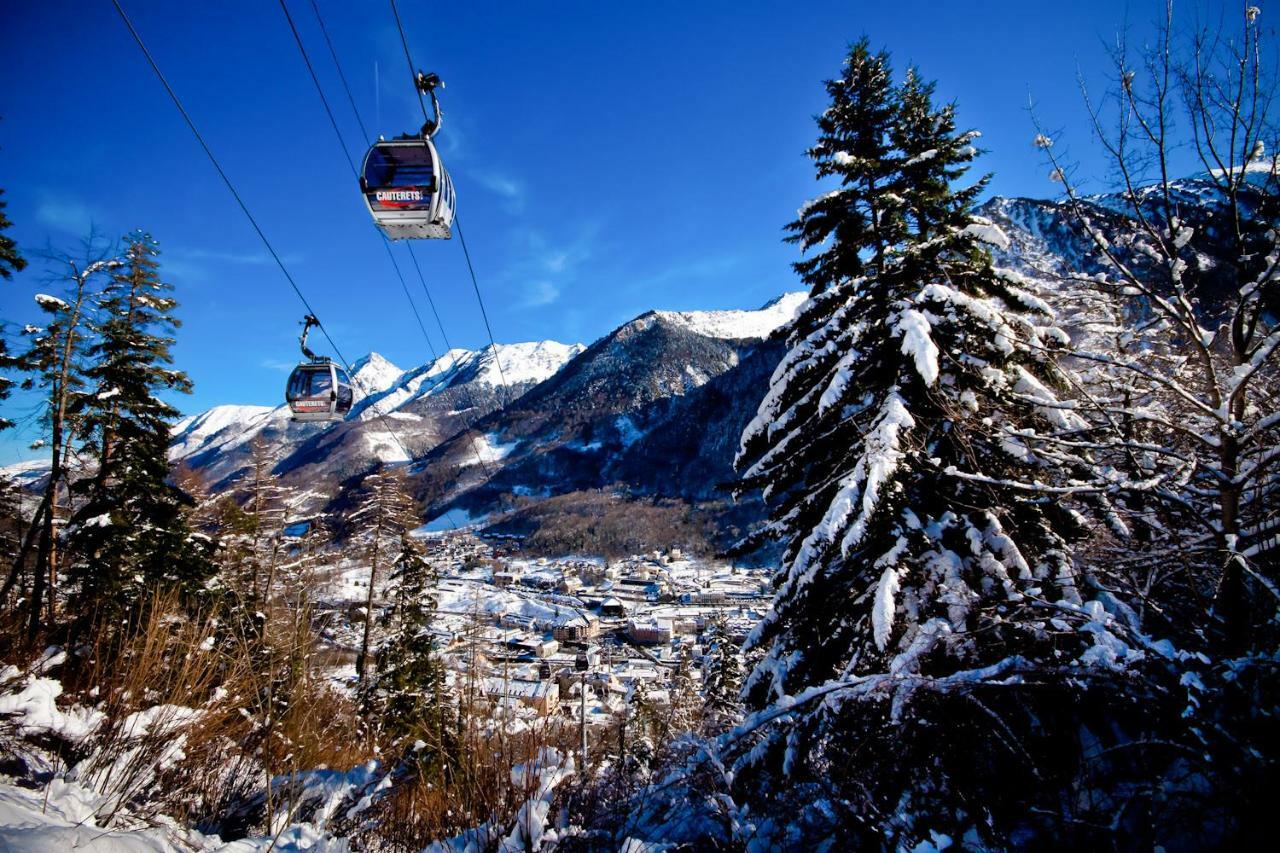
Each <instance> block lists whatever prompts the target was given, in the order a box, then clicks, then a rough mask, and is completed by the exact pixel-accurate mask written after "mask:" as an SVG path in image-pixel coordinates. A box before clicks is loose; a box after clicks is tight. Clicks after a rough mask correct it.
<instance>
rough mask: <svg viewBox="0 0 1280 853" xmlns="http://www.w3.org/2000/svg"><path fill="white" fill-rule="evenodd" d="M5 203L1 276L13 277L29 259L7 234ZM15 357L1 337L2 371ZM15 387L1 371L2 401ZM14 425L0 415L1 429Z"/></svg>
mask: <svg viewBox="0 0 1280 853" xmlns="http://www.w3.org/2000/svg"><path fill="white" fill-rule="evenodd" d="M3 195H4V190H0V196H3ZM4 208H5V203H4V202H3V201H0V278H6V279H7V278H12V277H13V274H14V273H15V272H21V271H22V270H23V269H25V268H26V266H27V259H26V258H24V257H22V254H21V253H20V252H19V251H18V246H17V244H16V243H14V242H13V238H11V237H7V236H5V233H4V232H5V231H7V230H8V229H9V227H10V226H12V225H13V223H12V222H10V221H9V218H8V217H7V216H5V215H4ZM16 366H17V365H16V363H15V362H14V360H13V357H12V356H10V355H9V351H8V345H7V342H6V341H5V339H4V338H3V337H0V371H6V370H11V369H13V368H14V367H16ZM12 389H13V380H11V379H10V378H9V377H7V376H5V375H3V373H0V401H3V400H4V399H5V398H7V397H8V396H9V392H10V391H11V390H12ZM11 426H13V421H11V420H9V419H8V418H6V417H4V416H3V415H0V430H3V429H8V428H9V427H11Z"/></svg>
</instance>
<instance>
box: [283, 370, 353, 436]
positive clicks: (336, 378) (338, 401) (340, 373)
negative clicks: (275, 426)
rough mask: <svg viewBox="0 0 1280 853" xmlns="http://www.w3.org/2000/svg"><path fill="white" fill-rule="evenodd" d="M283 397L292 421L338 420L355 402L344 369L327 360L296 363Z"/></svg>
mask: <svg viewBox="0 0 1280 853" xmlns="http://www.w3.org/2000/svg"><path fill="white" fill-rule="evenodd" d="M284 396H285V401H286V402H288V404H289V409H290V411H292V412H293V419H294V420H295V421H340V420H342V419H343V418H345V417H346V416H347V413H348V412H350V411H351V404H352V403H353V402H354V401H355V395H354V394H353V392H352V389H351V380H350V379H349V378H347V372H346V371H345V370H343V369H342V368H341V367H338V366H337V365H336V364H334V363H333V362H331V361H314V362H310V363H304V364H299V365H298V366H297V367H295V368H294V369H293V373H291V374H289V384H288V385H287V386H285V395H284Z"/></svg>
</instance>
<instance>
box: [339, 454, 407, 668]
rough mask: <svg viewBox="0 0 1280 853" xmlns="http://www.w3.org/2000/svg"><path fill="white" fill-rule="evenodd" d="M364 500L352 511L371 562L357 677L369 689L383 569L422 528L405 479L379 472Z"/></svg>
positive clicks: (367, 480) (365, 484)
mask: <svg viewBox="0 0 1280 853" xmlns="http://www.w3.org/2000/svg"><path fill="white" fill-rule="evenodd" d="M361 491H362V493H363V494H362V496H361V497H360V499H359V502H358V504H357V505H356V508H355V509H354V510H353V511H352V513H351V515H350V517H349V519H348V520H349V522H350V524H351V525H352V527H353V528H354V530H353V533H352V538H353V539H355V540H359V541H360V543H361V545H360V547H361V549H362V550H363V552H364V556H365V559H366V560H368V562H369V593H368V595H367V596H366V599H365V613H364V632H363V637H362V638H361V641H360V652H359V654H358V655H357V656H356V676H357V677H358V678H359V680H360V682H361V685H362V686H367V685H366V681H368V680H369V679H370V678H371V676H372V667H370V665H369V664H370V660H369V650H370V648H371V647H372V646H371V638H372V636H373V622H374V619H375V615H374V599H375V597H376V594H377V590H378V584H379V576H378V572H379V570H380V569H385V568H386V566H387V565H388V564H389V563H391V562H392V561H393V560H394V559H396V557H397V555H398V554H399V548H400V541H401V538H402V537H404V536H406V535H408V533H409V531H410V530H412V529H413V528H414V527H416V526H417V525H418V515H417V508H416V506H415V504H414V500H413V498H412V497H411V496H410V495H409V493H408V491H407V489H406V488H405V483H404V479H403V478H402V477H401V476H400V475H398V474H396V473H394V472H390V471H384V470H378V471H375V472H374V473H372V474H370V475H369V476H368V477H366V478H365V480H364V482H363V483H362V484H361Z"/></svg>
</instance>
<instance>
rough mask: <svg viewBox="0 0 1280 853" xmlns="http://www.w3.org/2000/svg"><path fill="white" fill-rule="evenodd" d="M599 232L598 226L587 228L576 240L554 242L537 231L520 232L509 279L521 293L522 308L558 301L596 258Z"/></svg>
mask: <svg viewBox="0 0 1280 853" xmlns="http://www.w3.org/2000/svg"><path fill="white" fill-rule="evenodd" d="M598 232H599V227H598V226H594V225H587V226H583V227H582V228H581V229H580V230H579V233H578V235H577V236H576V237H575V238H574V239H572V240H570V241H568V242H558V241H557V242H553V241H551V240H549V239H548V238H547V237H546V235H545V234H544V233H543V232H542V231H540V230H538V229H534V228H522V229H517V230H516V231H515V232H514V233H515V238H516V249H515V252H514V256H515V261H514V262H513V263H512V264H511V265H510V266H509V267H508V271H507V275H506V278H507V279H508V280H509V281H510V282H511V284H512V285H513V286H514V288H515V289H516V290H517V291H518V292H519V293H520V297H519V298H518V304H519V306H520V307H522V308H542V307H546V306H548V305H554V304H555V303H557V302H559V301H560V296H561V295H562V294H563V293H564V292H565V290H566V289H567V288H569V287H571V286H572V285H573V283H574V282H576V281H577V279H578V276H579V273H580V272H581V270H582V269H583V267H584V266H585V265H586V264H587V263H588V262H589V261H590V260H591V259H592V257H593V256H594V255H595V251H596V235H597V234H598Z"/></svg>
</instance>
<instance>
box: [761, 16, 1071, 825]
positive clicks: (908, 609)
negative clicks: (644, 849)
mask: <svg viewBox="0 0 1280 853" xmlns="http://www.w3.org/2000/svg"><path fill="white" fill-rule="evenodd" d="M890 75H891V72H890V68H889V64H888V58H887V57H886V56H885V55H884V54H872V53H871V51H870V50H869V49H868V47H867V44H866V42H865V41H864V42H861V43H859V44H857V45H855V46H854V47H853V49H852V50H851V52H850V54H849V57H848V60H847V61H846V63H845V67H844V72H843V74H842V76H841V77H840V78H839V79H837V80H833V81H830V82H829V83H828V84H827V90H828V92H829V93H830V94H831V99H832V104H831V107H830V108H829V109H828V110H827V111H826V112H824V113H823V114H822V116H821V117H820V118H819V119H818V125H819V129H820V136H819V139H818V143H817V144H816V145H815V146H814V147H813V149H812V150H811V152H810V154H811V156H812V157H813V159H814V160H815V163H816V168H817V173H818V177H819V178H823V177H827V176H832V177H835V178H837V179H838V181H839V187H838V188H837V189H835V190H832V191H831V192H828V193H826V194H825V195H823V196H822V197H821V198H820V199H819V201H817V202H815V203H810V204H808V205H806V206H805V207H804V208H803V209H802V210H801V214H800V219H799V220H798V221H796V222H794V223H793V224H792V225H791V226H790V228H791V230H792V232H793V235H794V236H793V238H792V239H794V240H795V241H796V242H799V243H800V245H801V246H802V248H803V249H805V250H809V249H815V248H816V249H819V252H818V253H817V254H816V255H815V256H814V257H812V258H810V259H807V260H805V261H802V262H800V263H798V264H797V265H796V268H797V270H798V271H799V272H800V273H801V275H802V277H803V278H804V280H805V282H806V283H807V284H808V285H809V286H810V288H811V291H812V296H811V299H810V301H809V302H808V303H807V304H806V305H805V306H804V308H802V310H801V312H800V313H799V315H798V317H797V318H796V320H795V322H794V324H793V325H792V327H791V330H790V339H789V342H790V347H791V349H790V352H789V353H788V354H787V356H786V357H785V358H784V359H783V361H782V363H781V364H780V365H779V367H778V368H777V370H776V371H775V373H774V375H773V377H772V380H771V385H770V388H769V391H768V393H767V395H766V397H765V399H764V400H763V402H762V403H761V405H760V408H759V412H758V414H757V416H756V418H755V419H754V420H753V421H752V422H751V423H750V424H749V425H748V427H747V429H746V430H745V432H744V435H743V441H742V448H741V452H740V454H739V460H738V464H739V465H740V467H741V468H742V469H743V470H744V478H743V481H742V488H744V489H750V488H759V489H762V490H763V492H764V497H765V499H766V500H767V501H768V502H769V503H770V504H771V513H770V519H769V521H768V522H767V524H766V525H765V526H764V527H763V528H762V529H761V530H760V531H759V534H758V537H757V541H758V539H759V537H769V538H775V539H779V540H781V541H782V542H784V543H785V545H786V551H785V556H784V560H783V566H782V571H781V572H780V573H779V576H778V579H777V591H776V595H775V599H774V606H773V608H772V609H771V611H770V612H769V614H768V615H767V616H766V618H765V619H764V620H763V622H762V623H760V625H759V626H758V627H757V628H756V630H755V631H754V632H753V633H752V635H751V637H750V638H749V641H748V644H749V646H751V647H754V648H757V649H763V650H764V656H763V658H762V659H761V660H760V662H759V663H758V664H757V665H756V666H755V667H754V669H753V670H752V672H751V674H750V676H749V678H748V680H747V683H746V685H745V688H744V696H745V698H746V700H747V703H748V706H749V707H750V708H751V709H754V710H756V711H757V712H759V713H758V714H757V715H756V716H755V717H749V718H748V723H749V724H750V725H751V726H752V727H753V728H755V729H756V730H757V732H758V734H759V740H758V741H756V742H755V747H754V748H753V749H751V750H750V751H749V752H748V753H747V754H746V755H745V756H744V757H743V759H742V761H741V762H740V767H741V769H742V770H743V771H745V772H743V773H742V774H741V775H740V776H739V779H740V781H741V784H742V785H744V786H750V785H753V784H755V783H758V782H761V781H762V780H767V779H769V778H772V779H774V780H775V781H776V780H780V779H782V778H783V777H785V778H787V780H788V787H789V788H790V789H791V791H792V792H793V793H794V792H797V791H804V793H801V794H800V797H801V801H802V802H803V801H804V800H805V799H807V800H808V803H809V812H808V814H810V815H812V816H813V819H814V820H817V821H819V822H826V825H827V826H828V829H829V830H831V831H838V832H843V833H848V835H847V836H846V840H847V839H848V838H849V837H853V838H857V837H859V835H858V833H859V829H858V827H859V826H861V825H864V824H862V823H861V822H862V821H868V820H870V821H874V822H875V824H876V825H877V829H876V831H875V832H873V833H871V834H869V835H868V836H867V837H866V838H863V839H862V840H864V841H867V842H871V841H872V840H873V839H874V840H875V843H883V842H884V836H881V835H879V833H880V832H881V831H883V832H886V833H888V836H889V839H890V840H889V843H890V844H899V843H903V844H906V846H911V844H912V843H914V841H915V840H918V839H919V837H920V836H919V833H920V832H921V831H922V822H924V821H931V823H930V824H929V825H930V826H932V827H933V828H937V829H939V830H940V831H942V830H943V829H944V828H945V830H946V831H949V832H959V833H960V834H963V832H964V831H965V830H966V828H968V827H979V828H977V829H975V830H974V831H975V832H978V833H979V834H980V835H983V834H986V833H988V832H991V831H992V829H991V827H992V822H993V819H992V817H991V811H992V809H993V804H992V803H990V802H986V801H984V800H983V798H984V797H988V796H991V795H993V794H994V792H995V791H998V790H1003V789H1002V787H1001V786H1002V785H1004V784H1006V782H1007V780H1001V779H999V769H998V768H1001V767H1002V766H1005V765H1008V763H1009V762H1008V754H1007V752H1002V751H1004V750H1007V749H1008V747H1006V746H1003V745H1002V746H992V745H991V744H992V742H993V741H996V740H998V739H1000V738H1002V737H1004V732H1002V731H1000V730H1001V728H1002V726H1005V725H1007V724H1006V723H1004V722H1003V721H1002V720H1001V718H1000V716H999V715H995V716H992V717H987V716H985V713H986V710H985V709H986V706H984V705H983V703H982V702H981V701H978V702H976V703H974V702H970V701H968V700H970V699H972V696H973V694H974V693H975V692H977V691H978V690H980V689H981V687H980V686H981V685H984V684H994V683H1003V682H1004V680H1006V679H1010V678H1012V679H1019V680H1022V681H1025V682H1028V683H1030V682H1036V681H1039V680H1041V678H1040V675H1039V674H1038V673H1041V672H1042V671H1043V672H1045V673H1048V672H1050V671H1052V670H1055V669H1056V668H1057V667H1058V666H1059V665H1060V664H1059V662H1058V657H1059V656H1074V654H1075V653H1078V652H1080V651H1081V650H1082V648H1083V646H1084V645H1087V643H1086V642H1084V641H1082V640H1081V637H1082V636H1083V635H1082V634H1080V633H1078V632H1077V629H1076V626H1078V625H1079V624H1081V623H1082V622H1084V621H1087V620H1086V619H1084V618H1081V614H1083V612H1084V611H1083V610H1082V609H1081V597H1080V593H1079V591H1078V589H1077V582H1076V577H1075V573H1074V571H1073V567H1072V562H1071V560H1070V557H1069V554H1068V550H1067V548H1068V543H1069V542H1070V540H1071V539H1072V538H1073V537H1075V536H1077V535H1078V532H1079V525H1078V521H1077V518H1076V517H1075V516H1074V515H1072V514H1071V513H1069V512H1068V511H1067V510H1065V509H1064V508H1062V507H1061V506H1060V505H1059V503H1058V502H1057V501H1056V500H1055V499H1054V498H1053V497H1052V495H1051V492H1053V491H1054V487H1053V486H1052V485H1051V484H1052V483H1054V482H1055V481H1059V480H1061V479H1062V477H1063V476H1064V475H1065V473H1066V472H1060V471H1056V470H1052V469H1051V468H1050V467H1049V466H1048V465H1047V464H1046V461H1045V460H1044V459H1042V457H1041V456H1040V454H1039V452H1038V450H1037V441H1036V436H1037V435H1040V434H1047V433H1051V432H1054V431H1056V430H1060V429H1063V428H1067V429H1072V428H1076V427H1078V426H1079V424H1077V423H1076V422H1075V421H1074V420H1072V419H1071V418H1070V417H1069V416H1067V415H1064V414H1063V412H1062V411H1061V410H1060V409H1059V408H1057V403H1056V398H1055V392H1054V390H1053V389H1054V387H1055V386H1057V385H1058V384H1059V379H1060V377H1059V374H1058V370H1057V367H1056V365H1055V362H1054V358H1053V353H1054V351H1055V350H1056V349H1060V347H1061V345H1062V344H1063V343H1064V342H1065V336H1064V335H1062V333H1061V332H1059V331H1058V330H1056V329H1054V328H1052V326H1051V325H1050V324H1049V322H1048V320H1049V317H1048V308H1047V306H1046V305H1044V303H1043V302H1042V301H1041V300H1039V299H1038V298H1036V297H1035V296H1034V295H1033V294H1031V293H1028V292H1026V291H1025V290H1023V289H1022V288H1021V287H1020V283H1021V280H1020V279H1019V278H1018V277H1017V276H1014V275H1012V274H1009V273H1005V272H1003V271H1001V270H999V269H996V268H994V267H993V265H992V263H991V259H990V255H989V254H988V252H987V251H986V249H985V248H984V241H985V242H988V243H999V242H1001V241H1003V240H1004V239H1006V238H1005V237H1004V235H1003V234H1002V233H1001V232H999V230H998V229H996V228H995V227H994V226H992V225H991V223H989V222H986V221H984V220H981V219H980V218H978V217H976V216H975V215H974V213H973V209H972V203H973V200H974V199H975V198H976V196H977V194H978V192H980V189H981V186H982V185H983V183H984V181H985V179H982V180H979V181H977V182H976V184H974V185H973V186H969V187H967V188H964V189H961V190H954V189H952V188H951V187H952V182H953V181H956V180H958V179H960V178H961V177H962V176H963V175H964V173H965V171H966V169H967V168H968V167H969V164H970V162H971V161H972V160H973V159H974V157H975V156H976V154H977V152H976V150H975V149H974V148H973V146H972V144H971V141H972V139H973V138H974V137H975V136H976V134H974V133H963V132H959V131H957V129H956V125H955V119H954V108H953V107H952V106H943V107H938V106H936V105H935V104H934V103H933V98H932V87H931V86H929V85H926V84H924V83H922V82H921V81H920V80H919V77H918V75H917V74H916V73H915V72H914V71H913V72H911V73H910V74H908V75H907V79H906V82H905V83H903V84H902V85H900V86H898V87H893V86H891V85H890V84H889V80H890ZM868 117H870V119H868ZM1064 488H1065V487H1064ZM1050 617H1053V618H1055V619H1056V622H1055V626H1056V627H1054V628H1052V629H1048V626H1047V624H1046V619H1048V618H1050ZM1043 680H1045V681H1049V682H1053V680H1054V678H1053V676H1052V675H1048V674H1046V675H1045V676H1044V679H1043ZM953 696H954V701H952V697H953ZM941 706H946V708H947V711H946V713H945V714H942V715H939V713H938V709H939V707H941ZM993 713H994V712H993ZM1014 713H1016V711H1015V712H1014ZM761 721H768V723H767V725H766V724H765V723H763V722H761ZM1019 722H1026V721H1025V720H1021V721H1019ZM930 726H934V727H939V728H937V729H936V730H935V731H933V733H932V734H929V735H923V731H922V730H923V729H926V728H928V727H930ZM922 735H923V736H922ZM975 736H976V738H977V742H976V743H973V742H971V741H973V739H974V738H975ZM939 737H946V738H954V739H956V740H953V741H952V742H953V743H957V744H958V743H961V742H963V743H964V744H965V746H964V748H965V749H966V750H969V752H968V754H967V756H965V757H961V756H958V755H950V756H948V755H946V754H945V753H944V752H942V751H940V750H941V748H940V746H939V744H938V743H937V742H936V741H935V740H934V738H939ZM935 750H939V751H937V752H935ZM1019 760H1021V759H1020V758H1019ZM984 762H988V763H987V764H986V766H983V764H984ZM1022 770H1023V772H1025V770H1026V768H1025V767H1024V768H1022ZM806 781H807V782H810V783H814V785H813V787H811V788H805V787H804V783H805V782H806ZM797 786H799V787H797ZM762 789H763V790H766V791H767V790H770V786H769V785H768V783H767V781H765V783H764V784H763V786H762ZM1016 793H1021V792H1016ZM995 807H1000V808H1002V807H1003V804H1000V803H997V804H995ZM846 810H847V811H846ZM1008 814H1009V813H1008V812H1006V813H1005V816H1007V815H1008ZM1005 829H1007V827H1003V826H1002V827H1001V828H1000V830H1005ZM1000 830H996V831H997V832H998V831H1000Z"/></svg>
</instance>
